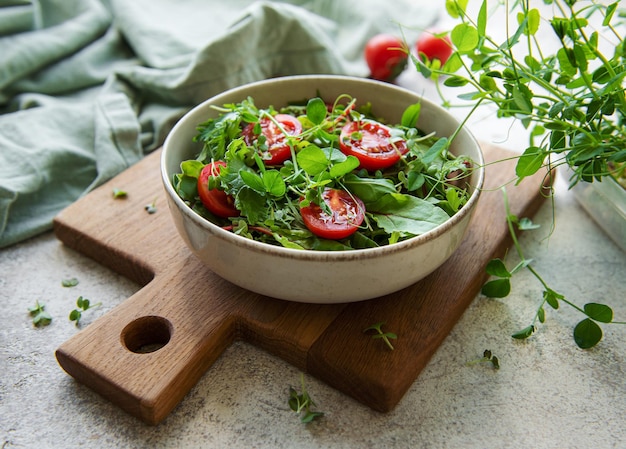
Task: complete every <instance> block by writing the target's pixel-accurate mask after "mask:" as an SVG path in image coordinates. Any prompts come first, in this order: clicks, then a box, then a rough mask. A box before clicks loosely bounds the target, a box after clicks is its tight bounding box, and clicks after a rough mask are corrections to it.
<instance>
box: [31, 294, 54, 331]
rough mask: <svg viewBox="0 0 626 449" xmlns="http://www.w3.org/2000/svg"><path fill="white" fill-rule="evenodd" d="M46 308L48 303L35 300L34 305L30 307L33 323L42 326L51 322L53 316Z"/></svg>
mask: <svg viewBox="0 0 626 449" xmlns="http://www.w3.org/2000/svg"><path fill="white" fill-rule="evenodd" d="M45 308H46V305H45V304H44V303H43V302H39V301H38V300H37V301H35V306H34V307H29V308H28V312H29V313H30V316H32V317H33V325H35V326H37V327H40V326H47V325H48V324H50V322H51V321H52V317H51V316H50V314H49V313H48V312H46V310H45Z"/></svg>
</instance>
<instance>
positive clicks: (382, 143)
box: [339, 121, 409, 171]
mask: <svg viewBox="0 0 626 449" xmlns="http://www.w3.org/2000/svg"><path fill="white" fill-rule="evenodd" d="M339 148H340V149H341V151H342V152H343V153H344V154H346V155H352V156H356V157H357V158H358V159H359V162H360V167H361V168H364V169H366V170H370V171H373V170H380V169H384V168H387V167H391V166H392V165H393V164H395V163H396V162H398V161H399V160H400V157H401V156H402V155H403V154H405V153H406V152H407V151H408V150H409V149H408V147H407V144H406V141H405V140H402V139H401V140H397V141H394V142H392V140H391V130H390V129H389V128H388V127H387V126H385V125H383V124H381V123H378V122H372V121H354V122H350V123H347V124H346V125H344V127H343V128H342V129H341V135H340V136H339Z"/></svg>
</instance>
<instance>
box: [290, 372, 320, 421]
mask: <svg viewBox="0 0 626 449" xmlns="http://www.w3.org/2000/svg"><path fill="white" fill-rule="evenodd" d="M300 383H301V388H302V392H301V393H300V394H298V392H297V391H296V389H295V388H293V387H290V388H289V401H288V403H289V408H290V409H291V410H293V411H294V412H296V414H298V415H299V416H300V421H301V422H303V423H309V422H311V421H313V420H314V419H315V418H318V417H320V416H323V415H324V413H323V412H318V411H313V410H311V408H312V407H316V405H315V402H313V399H311V396H309V393H308V392H307V390H306V387H305V385H304V374H301V375H300Z"/></svg>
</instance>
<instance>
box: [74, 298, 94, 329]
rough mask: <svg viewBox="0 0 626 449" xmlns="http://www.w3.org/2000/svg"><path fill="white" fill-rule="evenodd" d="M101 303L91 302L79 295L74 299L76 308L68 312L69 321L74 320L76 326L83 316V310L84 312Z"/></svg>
mask: <svg viewBox="0 0 626 449" xmlns="http://www.w3.org/2000/svg"><path fill="white" fill-rule="evenodd" d="M101 305H102V303H101V302H98V303H96V304H91V302H90V301H89V300H88V299H87V298H83V297H82V296H79V297H78V299H77V300H76V309H74V310H72V311H71V312H70V315H69V319H70V321H74V322H75V324H76V325H77V326H78V324H79V322H80V319H81V318H82V316H83V312H86V311H87V310H89V309H93V308H95V307H100V306H101Z"/></svg>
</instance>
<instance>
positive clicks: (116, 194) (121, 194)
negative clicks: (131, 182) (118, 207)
mask: <svg viewBox="0 0 626 449" xmlns="http://www.w3.org/2000/svg"><path fill="white" fill-rule="evenodd" d="M127 196H128V192H126V191H125V190H122V189H118V188H115V189H113V198H114V199H120V198H126V197H127Z"/></svg>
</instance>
